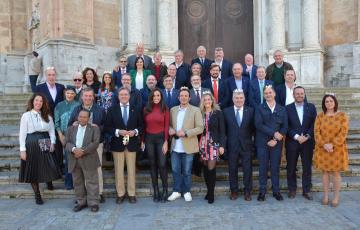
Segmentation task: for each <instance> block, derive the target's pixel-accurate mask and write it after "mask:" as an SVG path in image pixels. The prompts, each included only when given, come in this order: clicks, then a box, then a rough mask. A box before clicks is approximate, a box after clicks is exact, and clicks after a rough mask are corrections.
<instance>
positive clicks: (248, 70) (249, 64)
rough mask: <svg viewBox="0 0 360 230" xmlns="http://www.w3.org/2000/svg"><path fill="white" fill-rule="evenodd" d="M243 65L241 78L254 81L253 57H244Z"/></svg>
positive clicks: (249, 55) (254, 66)
mask: <svg viewBox="0 0 360 230" xmlns="http://www.w3.org/2000/svg"><path fill="white" fill-rule="evenodd" d="M244 59H245V64H243V77H245V78H248V79H249V80H250V81H251V80H253V79H256V69H257V66H256V65H254V57H253V56H252V55H251V54H246V55H245V58H244Z"/></svg>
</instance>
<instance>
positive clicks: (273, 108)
mask: <svg viewBox="0 0 360 230" xmlns="http://www.w3.org/2000/svg"><path fill="white" fill-rule="evenodd" d="M266 104H267V106H269V108H270V110H271V113H274V110H275V106H276V102H275V103H274V106H273V107H270V105H269V103H267V102H266Z"/></svg>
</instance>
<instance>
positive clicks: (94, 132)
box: [65, 124, 101, 172]
mask: <svg viewBox="0 0 360 230" xmlns="http://www.w3.org/2000/svg"><path fill="white" fill-rule="evenodd" d="M78 127H79V126H70V127H69V128H68V130H67V132H66V141H65V142H66V145H65V148H66V150H67V151H68V152H69V153H71V154H69V165H68V167H69V172H72V171H73V170H74V168H75V164H76V162H78V163H79V164H80V166H81V168H82V169H83V170H96V169H97V168H98V167H100V166H101V164H100V160H99V156H98V154H97V148H98V146H99V141H100V129H99V127H96V126H92V125H91V124H88V125H87V126H86V129H85V135H84V140H83V144H82V147H81V149H83V150H84V153H85V155H84V156H82V157H81V158H79V159H76V158H75V156H74V154H72V148H73V147H76V134H77V131H78Z"/></svg>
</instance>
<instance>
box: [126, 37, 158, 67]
mask: <svg viewBox="0 0 360 230" xmlns="http://www.w3.org/2000/svg"><path fill="white" fill-rule="evenodd" d="M137 57H142V58H143V59H144V69H150V66H151V64H152V59H151V57H149V56H147V55H145V54H144V44H143V43H142V42H139V43H137V44H136V53H135V54H133V55H130V56H129V57H128V58H127V63H128V64H127V69H129V70H130V69H135V60H136V58H137Z"/></svg>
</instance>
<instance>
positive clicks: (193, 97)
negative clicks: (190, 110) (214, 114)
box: [189, 87, 210, 107]
mask: <svg viewBox="0 0 360 230" xmlns="http://www.w3.org/2000/svg"><path fill="white" fill-rule="evenodd" d="M205 91H210V89H208V88H203V87H201V90H200V92H199V94H200V95H201V96H202V95H203V94H204V92H205ZM200 100H201V99H200ZM200 100H199V99H198V97H197V96H196V91H195V89H194V88H192V89H191V90H190V101H189V103H190V105H193V106H196V107H199V106H200Z"/></svg>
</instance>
